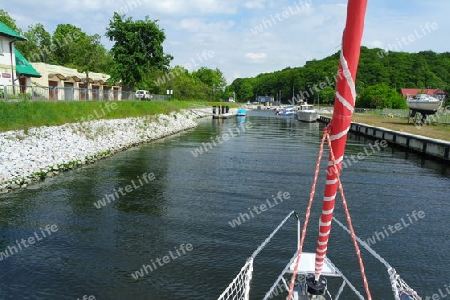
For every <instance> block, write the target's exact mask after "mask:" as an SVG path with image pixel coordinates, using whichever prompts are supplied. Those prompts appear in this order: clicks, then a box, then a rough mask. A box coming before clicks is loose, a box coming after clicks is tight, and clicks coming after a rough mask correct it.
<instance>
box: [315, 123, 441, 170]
mask: <svg viewBox="0 0 450 300" xmlns="http://www.w3.org/2000/svg"><path fill="white" fill-rule="evenodd" d="M319 120H320V121H321V122H323V123H326V124H328V123H329V122H330V120H331V118H330V117H327V116H320V119H319ZM350 131H351V132H354V133H357V134H361V135H363V136H366V137H369V138H373V139H381V140H385V141H387V142H388V143H389V144H391V145H395V146H398V147H401V148H403V149H406V150H408V151H412V152H416V153H420V154H422V155H426V156H429V157H433V158H438V159H441V160H443V161H445V162H447V163H450V142H447V141H444V140H439V139H432V138H429V137H425V136H421V135H414V134H410V133H406V132H400V131H395V130H390V129H387V128H384V127H377V126H371V125H367V124H363V123H357V122H352V123H351V125H350Z"/></svg>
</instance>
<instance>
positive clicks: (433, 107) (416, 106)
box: [406, 94, 442, 114]
mask: <svg viewBox="0 0 450 300" xmlns="http://www.w3.org/2000/svg"><path fill="white" fill-rule="evenodd" d="M406 104H407V105H408V107H409V109H411V110H416V111H418V112H425V113H426V112H428V114H434V113H435V112H436V111H437V110H438V109H439V108H440V107H441V106H442V100H439V99H437V98H434V97H433V96H430V95H427V94H417V95H415V96H414V97H412V98H408V99H406Z"/></svg>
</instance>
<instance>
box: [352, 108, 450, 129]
mask: <svg viewBox="0 0 450 300" xmlns="http://www.w3.org/2000/svg"><path fill="white" fill-rule="evenodd" d="M355 113H365V114H372V115H381V116H384V117H386V118H401V119H408V121H411V122H415V120H414V119H413V117H412V116H411V111H410V110H409V109H390V108H383V109H367V108H356V109H355ZM420 118H421V117H420V114H419V115H418V119H419V120H420ZM410 119H411V120H410ZM416 119H417V117H416ZM426 122H427V123H430V124H447V125H450V106H446V107H441V108H440V109H439V110H438V111H437V112H436V113H435V114H434V115H429V116H428V117H427V119H426Z"/></svg>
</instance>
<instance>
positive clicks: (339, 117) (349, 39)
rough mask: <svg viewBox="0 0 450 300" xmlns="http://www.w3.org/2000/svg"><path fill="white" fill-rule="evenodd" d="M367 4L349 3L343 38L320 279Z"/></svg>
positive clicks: (319, 257) (318, 267)
mask: <svg viewBox="0 0 450 300" xmlns="http://www.w3.org/2000/svg"><path fill="white" fill-rule="evenodd" d="M366 7H367V0H349V2H348V7H347V21H346V26H345V29H344V34H343V38H342V50H341V58H340V63H339V71H338V81H337V85H336V96H335V101H334V112H333V118H332V120H331V123H330V138H331V147H332V149H333V153H334V156H335V159H336V163H337V164H336V166H335V165H333V162H332V159H331V156H330V157H329V162H328V168H327V181H326V185H325V194H324V199H323V205H322V215H321V217H320V229H319V237H318V243H317V248H316V269H315V276H316V279H318V277H319V275H320V274H321V272H322V267H323V262H324V259H325V257H326V253H327V246H328V239H329V235H330V230H331V221H332V217H333V210H334V205H335V198H336V194H337V189H338V181H337V177H338V174H339V173H340V171H341V166H342V161H343V157H344V151H345V144H346V141H347V132H348V130H349V128H350V123H351V117H352V114H353V110H354V107H355V97H356V91H355V80H356V72H357V69H358V61H359V55H360V48H361V39H362V34H363V28H364V16H365V12H366Z"/></svg>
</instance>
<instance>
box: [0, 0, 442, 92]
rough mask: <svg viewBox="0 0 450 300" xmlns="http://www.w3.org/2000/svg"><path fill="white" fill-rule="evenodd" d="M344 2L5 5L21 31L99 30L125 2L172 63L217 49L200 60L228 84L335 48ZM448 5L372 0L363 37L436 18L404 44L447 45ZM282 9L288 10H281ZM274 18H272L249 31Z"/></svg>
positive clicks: (405, 31) (375, 41)
mask: <svg viewBox="0 0 450 300" xmlns="http://www.w3.org/2000/svg"><path fill="white" fill-rule="evenodd" d="M13 2H14V3H13ZM346 2H347V1H346V0H320V1H318V0H311V1H310V2H309V1H308V3H311V5H309V6H305V5H303V6H302V5H301V3H307V2H306V0H303V1H302V0H276V1H275V0H244V1H242V0H229V1H223V0H189V1H187V0H165V1H160V0H119V1H116V0H115V1H113V0H103V1H100V0H80V1H78V2H73V1H72V2H67V1H63V2H60V3H58V5H55V2H54V0H40V1H38V2H36V1H29V0H15V1H5V3H3V4H2V6H3V9H5V10H6V11H7V12H9V13H10V15H11V16H12V17H13V18H14V19H15V20H16V21H17V23H18V26H19V27H21V28H22V29H23V30H26V29H27V26H28V25H30V24H36V23H42V24H44V26H45V28H46V29H47V31H49V32H53V31H54V29H55V28H56V26H57V24H60V23H70V24H73V25H75V26H78V27H80V28H81V29H82V30H83V31H85V32H87V33H88V34H94V33H98V34H100V35H102V36H103V35H104V33H105V28H106V27H108V25H109V21H110V19H111V18H112V15H113V12H114V11H120V9H122V10H125V8H126V9H127V12H126V16H127V17H128V16H129V17H132V18H133V19H135V20H136V19H142V18H144V17H145V16H146V15H148V16H149V17H150V19H152V20H156V19H158V20H160V21H159V25H160V27H161V28H163V29H164V31H165V33H166V41H165V43H164V48H165V51H166V52H167V53H170V54H171V55H173V56H174V61H173V62H172V65H177V64H178V65H184V64H186V63H187V62H189V61H190V60H191V59H192V58H196V57H197V55H198V54H201V53H203V51H214V53H215V56H214V57H213V58H211V59H209V60H208V61H204V62H202V66H209V67H211V66H216V67H218V68H219V69H220V70H222V71H223V73H224V74H225V76H226V78H227V79H228V81H229V83H231V81H232V80H233V79H235V78H236V77H237V76H242V77H250V76H255V75H257V74H259V73H261V72H273V71H277V70H281V69H283V68H285V67H289V66H290V67H298V66H301V65H303V64H304V63H305V62H306V61H307V60H311V59H321V58H323V57H326V56H328V55H331V54H333V53H335V52H336V51H338V49H339V47H338V46H339V45H340V43H341V38H342V31H343V28H344V24H345V16H346ZM297 6H298V7H300V8H301V9H297ZM289 7H291V10H289ZM302 7H303V8H302ZM449 10H450V2H445V1H442V0H429V1H427V2H424V1H422V0H421V1H419V0H411V1H410V2H408V5H407V6H405V5H404V4H400V3H398V2H396V1H386V0H385V1H381V0H380V1H369V3H368V8H367V17H366V26H365V32H364V39H363V44H364V45H367V46H369V47H386V46H387V45H389V44H393V43H395V42H396V41H397V39H401V38H402V37H403V36H408V35H409V34H412V33H414V31H415V30H420V29H421V27H420V26H421V25H422V26H424V25H425V24H426V23H427V22H437V23H438V29H437V30H434V31H432V32H430V33H429V34H427V35H426V36H423V37H422V38H420V39H417V40H416V41H415V42H414V43H410V44H408V45H405V46H404V47H403V49H402V51H407V52H417V51H421V50H429V49H430V50H433V51H436V52H444V51H449V50H448V44H447V43H446V42H445V41H446V40H445V37H446V36H447V35H446V33H447V32H448V31H449V30H450V20H449V19H448V18H447V16H446V14H447V13H446V12H447V11H449ZM284 11H287V13H285V16H287V17H282V14H283V12H284ZM277 14H279V15H281V17H278V18H277V16H276V15H277ZM272 17H273V18H274V20H276V22H273V21H272V24H271V25H270V26H269V25H267V26H264V27H262V29H263V30H262V31H261V32H258V33H256V34H255V33H254V32H252V29H253V30H254V29H255V26H260V25H261V24H262V22H263V20H271V18H272ZM280 19H281V20H280ZM267 24H268V23H267ZM263 25H264V24H263ZM105 40H106V39H104V41H105ZM105 44H106V45H107V47H109V46H111V45H110V44H109V45H108V43H107V42H105ZM336 63H337V62H336Z"/></svg>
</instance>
